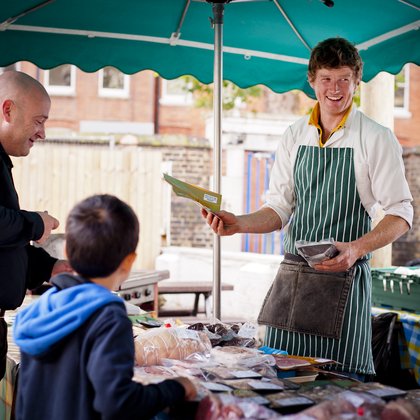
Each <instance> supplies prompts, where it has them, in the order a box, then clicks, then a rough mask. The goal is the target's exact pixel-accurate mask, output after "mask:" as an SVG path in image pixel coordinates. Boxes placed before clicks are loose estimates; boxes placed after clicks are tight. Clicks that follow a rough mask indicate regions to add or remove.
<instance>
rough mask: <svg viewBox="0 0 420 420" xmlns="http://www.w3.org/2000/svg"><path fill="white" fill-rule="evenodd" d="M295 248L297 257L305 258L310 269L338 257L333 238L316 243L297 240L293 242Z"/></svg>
mask: <svg viewBox="0 0 420 420" xmlns="http://www.w3.org/2000/svg"><path fill="white" fill-rule="evenodd" d="M295 246H296V249H297V252H298V253H299V255H300V256H302V257H303V258H305V260H306V261H307V263H308V264H309V265H310V266H311V267H313V266H314V265H316V264H319V263H321V262H322V261H325V260H329V259H331V258H334V257H335V256H336V255H338V249H337V248H336V246H335V245H334V238H328V239H322V240H321V241H318V242H310V241H303V240H299V241H296V242H295Z"/></svg>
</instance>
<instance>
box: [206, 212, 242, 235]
mask: <svg viewBox="0 0 420 420" xmlns="http://www.w3.org/2000/svg"><path fill="white" fill-rule="evenodd" d="M201 215H202V216H203V218H204V219H206V222H207V224H208V225H209V226H210V227H211V228H212V229H213V232H214V233H216V234H217V235H219V236H230V235H234V234H235V233H238V232H240V230H239V219H238V217H237V216H235V215H234V214H233V213H229V212H227V211H224V210H222V211H219V212H217V213H211V212H209V211H207V210H206V209H202V210H201Z"/></svg>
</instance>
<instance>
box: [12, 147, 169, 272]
mask: <svg viewBox="0 0 420 420" xmlns="http://www.w3.org/2000/svg"><path fill="white" fill-rule="evenodd" d="M161 163H162V156H161V152H160V151H159V150H151V149H147V150H144V149H141V148H139V147H135V146H116V147H112V148H111V147H110V146H109V145H89V144H86V143H77V144H68V143H67V144H60V143H38V144H36V146H35V147H34V148H33V149H32V150H31V153H30V155H29V156H27V157H24V158H14V159H13V164H14V169H13V177H14V181H15V185H16V189H17V191H18V194H19V199H20V205H21V208H22V209H25V210H34V211H43V210H48V212H49V213H50V214H51V215H53V216H54V217H57V218H58V219H59V220H60V223H61V224H60V227H59V228H58V229H57V230H56V231H54V233H62V232H64V225H65V220H66V217H67V214H68V212H69V211H70V209H71V208H72V207H73V206H74V205H75V204H76V203H77V202H78V201H80V200H81V199H83V198H86V197H88V196H90V195H92V194H97V193H108V194H114V195H116V196H117V197H119V198H120V199H122V200H124V201H126V202H127V203H129V204H130V205H131V206H132V207H133V209H134V211H135V212H136V214H137V216H138V217H139V219H140V224H141V228H140V244H139V247H138V249H137V252H138V259H137V261H136V264H135V267H136V268H154V263H155V258H156V257H157V256H158V255H159V253H160V250H161V232H162V218H163V217H162V207H163V206H162V173H161Z"/></svg>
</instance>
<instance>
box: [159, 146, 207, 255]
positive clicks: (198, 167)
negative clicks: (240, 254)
mask: <svg viewBox="0 0 420 420" xmlns="http://www.w3.org/2000/svg"><path fill="white" fill-rule="evenodd" d="M161 151H162V159H163V161H171V162H172V175H173V176H174V177H176V178H179V179H181V180H183V181H186V182H189V183H191V184H195V185H199V186H202V187H204V188H210V176H211V174H212V172H213V169H212V149H211V148H210V146H208V145H207V146H206V145H203V146H200V147H196V146H194V147H190V146H183V147H163V148H161ZM170 229H171V245H172V246H187V247H193V248H197V247H198V248H210V247H211V246H212V243H213V234H212V232H211V231H210V229H209V227H208V226H207V224H206V223H205V221H204V220H203V219H202V217H201V212H200V207H199V206H197V205H196V204H194V203H193V202H192V201H190V200H187V199H185V198H182V197H177V196H176V195H175V194H174V193H172V198H171V224H170Z"/></svg>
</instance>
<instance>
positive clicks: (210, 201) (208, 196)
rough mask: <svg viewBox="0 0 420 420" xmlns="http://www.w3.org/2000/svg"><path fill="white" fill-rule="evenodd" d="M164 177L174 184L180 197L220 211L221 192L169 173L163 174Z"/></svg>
mask: <svg viewBox="0 0 420 420" xmlns="http://www.w3.org/2000/svg"><path fill="white" fill-rule="evenodd" d="M163 177H164V179H165V181H166V182H168V183H169V184H171V185H172V189H173V191H174V193H175V194H176V195H178V196H179V197H185V198H189V199H190V200H193V201H194V202H195V203H197V204H199V205H200V206H201V207H204V208H205V209H206V210H208V211H210V212H218V211H220V205H221V204H222V195H221V194H218V193H216V192H213V191H210V190H206V189H205V188H202V187H198V186H197V185H193V184H188V183H187V182H183V181H181V180H179V179H177V178H174V177H173V176H170V175H168V174H163Z"/></svg>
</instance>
